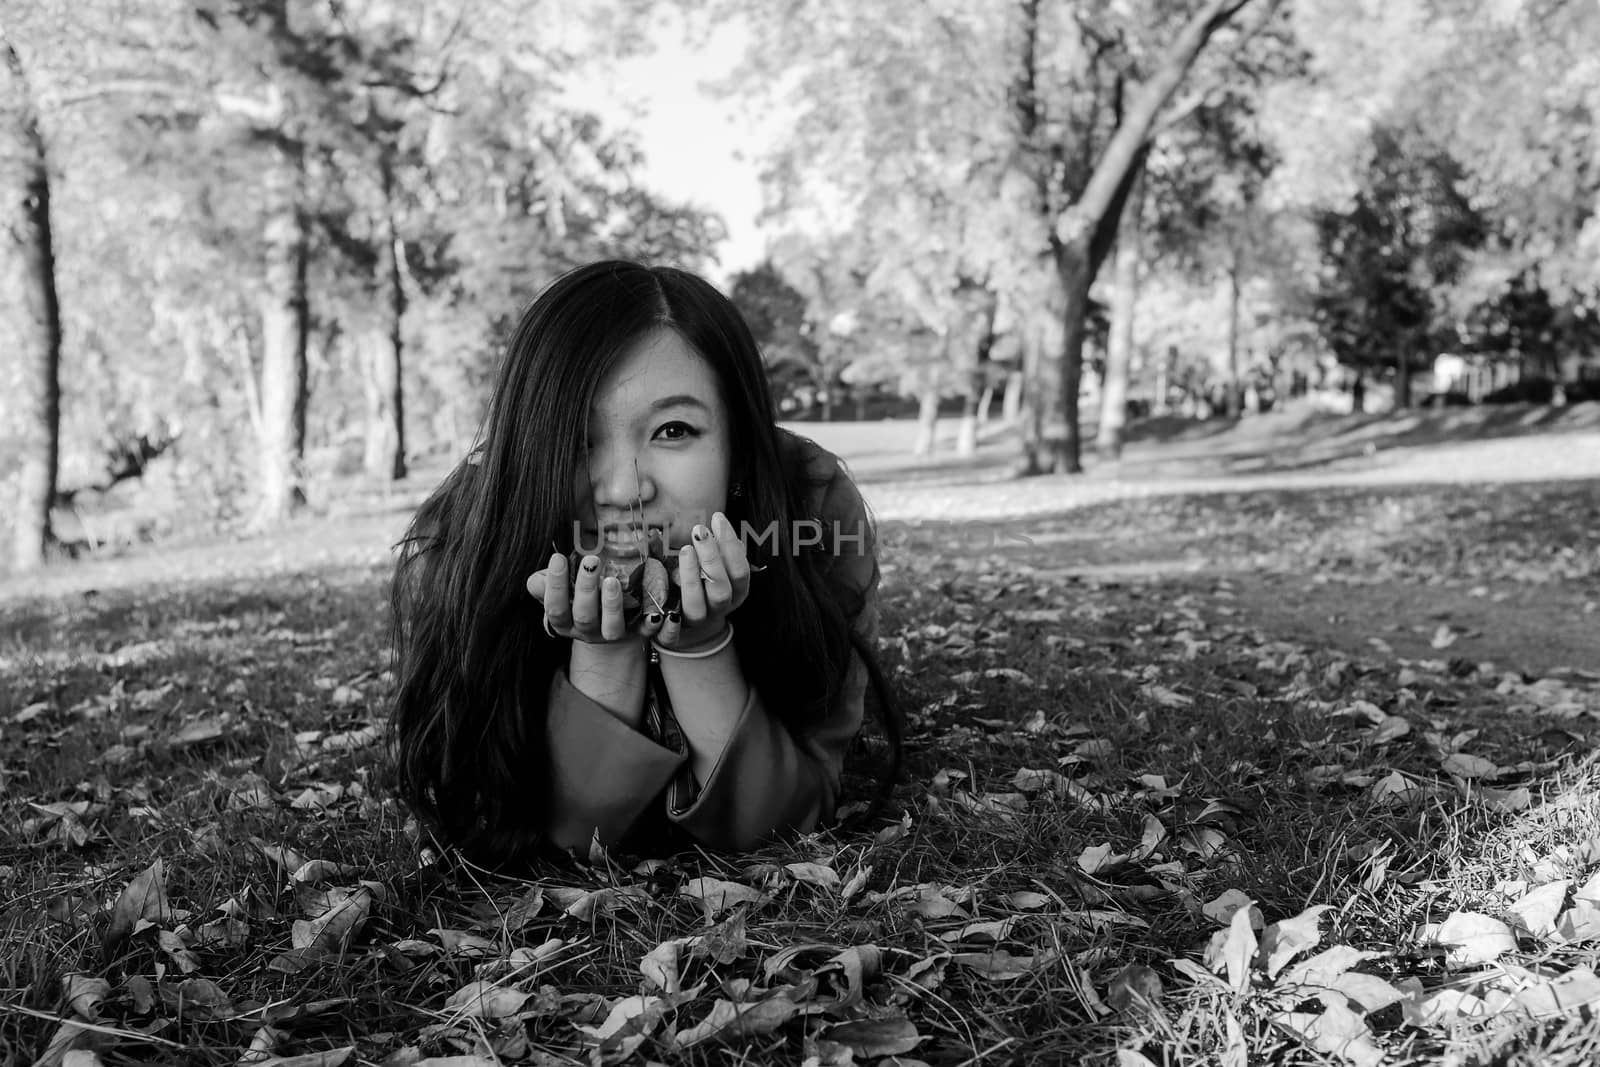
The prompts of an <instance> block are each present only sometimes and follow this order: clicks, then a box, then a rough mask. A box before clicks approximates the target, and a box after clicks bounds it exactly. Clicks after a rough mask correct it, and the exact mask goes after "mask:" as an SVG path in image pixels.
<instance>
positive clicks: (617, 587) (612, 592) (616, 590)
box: [600, 577, 622, 596]
mask: <svg viewBox="0 0 1600 1067" xmlns="http://www.w3.org/2000/svg"><path fill="white" fill-rule="evenodd" d="M600 591H601V592H602V593H604V594H605V595H606V596H620V595H621V594H622V582H620V581H618V580H617V578H615V577H608V578H606V579H605V581H603V582H601V583H600Z"/></svg>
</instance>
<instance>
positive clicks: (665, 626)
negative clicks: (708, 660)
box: [654, 511, 750, 652]
mask: <svg viewBox="0 0 1600 1067" xmlns="http://www.w3.org/2000/svg"><path fill="white" fill-rule="evenodd" d="M690 536H691V542H690V543H689V544H687V545H684V546H683V547H682V548H680V549H678V575H677V581H678V586H679V588H680V590H681V592H682V601H681V603H680V606H679V608H678V610H677V611H669V612H668V613H667V617H666V619H665V620H664V621H663V622H662V624H661V627H660V629H659V631H658V632H657V633H656V634H655V635H654V636H655V639H656V641H657V643H659V644H660V645H661V646H662V647H663V648H670V649H675V650H677V651H680V652H689V651H693V650H694V649H696V648H697V647H700V646H704V645H710V644H711V643H713V642H715V641H717V640H718V639H719V638H721V636H722V633H723V631H724V630H725V629H726V628H727V621H728V616H729V615H731V614H732V613H733V612H734V611H735V610H736V609H737V608H738V607H739V605H740V604H743V603H744V601H745V597H746V596H747V595H748V594H749V592H750V561H749V559H748V558H747V557H746V556H745V551H744V542H743V541H741V540H740V539H739V533H738V531H737V530H735V529H734V528H733V523H731V522H729V521H728V517H727V516H726V515H724V514H723V513H722V512H720V511H719V512H717V513H716V514H715V515H713V516H711V526H710V527H709V528H707V527H705V526H699V525H696V526H695V528H694V531H693V533H692V534H691V535H690Z"/></svg>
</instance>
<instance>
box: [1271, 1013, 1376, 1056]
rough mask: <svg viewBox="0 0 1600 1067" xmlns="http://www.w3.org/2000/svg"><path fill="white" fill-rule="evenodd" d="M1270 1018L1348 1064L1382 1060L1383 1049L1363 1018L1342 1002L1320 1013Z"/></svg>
mask: <svg viewBox="0 0 1600 1067" xmlns="http://www.w3.org/2000/svg"><path fill="white" fill-rule="evenodd" d="M1273 1021H1274V1022H1276V1023H1278V1024H1279V1025H1281V1026H1282V1027H1284V1028H1285V1029H1287V1030H1289V1031H1291V1032H1293V1033H1294V1034H1296V1035H1297V1036H1299V1037H1300V1038H1301V1039H1302V1040H1304V1041H1305V1042H1306V1043H1307V1044H1309V1045H1311V1046H1312V1047H1313V1048H1315V1049H1317V1050H1318V1051H1319V1052H1325V1053H1327V1054H1328V1055H1330V1056H1337V1057H1338V1058H1339V1059H1341V1060H1343V1061H1344V1062H1345V1063H1348V1064H1351V1067H1379V1065H1380V1064H1382V1063H1383V1061H1384V1055H1383V1050H1382V1049H1380V1048H1378V1046H1377V1045H1375V1044H1373V1042H1372V1031H1370V1030H1368V1029H1367V1024H1366V1022H1365V1021H1363V1020H1362V1018H1361V1016H1359V1015H1357V1014H1356V1013H1355V1012H1353V1011H1351V1010H1350V1009H1349V1008H1346V1007H1344V1006H1343V1005H1341V1004H1330V1005H1327V1006H1326V1007H1325V1008H1324V1009H1323V1011H1322V1013H1321V1014H1320V1015H1315V1014H1311V1013H1309V1012H1284V1013H1283V1014H1281V1015H1278V1016H1275V1017H1274V1019H1273Z"/></svg>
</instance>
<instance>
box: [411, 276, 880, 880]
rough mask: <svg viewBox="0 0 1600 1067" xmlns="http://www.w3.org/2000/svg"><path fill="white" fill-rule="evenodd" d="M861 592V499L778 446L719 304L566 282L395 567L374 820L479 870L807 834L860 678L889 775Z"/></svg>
mask: <svg viewBox="0 0 1600 1067" xmlns="http://www.w3.org/2000/svg"><path fill="white" fill-rule="evenodd" d="M877 581H878V567H877V561H876V558H875V556H874V554H873V540H872V530H871V525H870V522H869V519H868V516H867V512H866V508H865V506H864V504H863V503H862V500H861V496H860V493H859V492H858V491H857V490H856V487H855V485H854V484H853V483H852V482H851V481H850V479H849V477H848V476H847V475H846V474H845V472H844V470H843V469H842V468H841V467H840V464H839V461H838V460H837V459H836V458H835V457H834V456H832V455H830V454H829V453H827V452H826V451H824V450H823V449H822V448H820V447H819V446H817V445H816V444H814V443H812V442H810V441H808V440H806V439H804V438H801V437H798V436H796V435H793V434H790V433H788V432H787V431H784V430H782V429H780V428H778V426H777V425H776V423H775V422H774V418H773V410H772V403H771V400H770V397H769V395H768V391H767V381H766V374H765V368H764V366H763V364H762V360H761V356H760V353H759V352H758V351H757V350H756V345H755V342H754V340H753V339H752V338H751V335H750V331H749V328H748V327H747V326H746V325H745V323H744V321H743V319H742V318H741V317H740V315H739V313H738V311H737V310H736V309H735V308H734V307H733V305H732V304H731V303H730V302H729V301H728V300H727V299H726V298H725V297H723V296H722V295H721V294H720V293H718V292H717V291H716V290H715V289H714V288H713V287H712V286H710V285H709V284H707V283H706V282H705V281H703V280H701V279H700V278H698V277H695V276H694V275H692V274H688V273H686V272H683V271H678V270H671V269H651V268H646V267H642V266H639V265H636V264H631V263H623V262H604V263H596V264H593V265H591V266H587V267H583V268H580V269H578V270H575V271H573V272H571V273H569V274H567V275H566V276H564V277H562V278H560V279H559V280H557V281H556V282H555V283H554V284H553V285H551V286H550V288H549V289H547V290H546V291H545V292H544V293H543V294H541V295H540V296H539V298H538V299H537V300H536V301H535V302H534V303H533V305H532V306H531V307H529V308H528V310H527V311H526V312H525V313H524V314H523V316H522V320H521V322H520V323H519V324H518V326H517V328H516V331H515V333H514V334H513V335H512V338H511V341H510V344H509V345H508V348H507V352H506V358H505V363H504V366H503V367H502V369H501V371H500V376H499V380H498V382H497V383H496V386H495V390H494V394H493V397H492V399H491V401H490V408H489V414H488V417H487V421H486V423H485V425H484V428H483V430H482V434H481V439H480V443H479V446H478V447H477V448H476V449H475V451H474V452H473V453H472V455H471V456H469V457H468V458H467V459H466V460H464V461H463V462H462V463H461V464H459V465H458V466H457V467H456V468H455V470H454V471H452V472H451V474H450V475H449V476H448V477H447V478H446V479H445V480H444V482H443V483H442V484H441V485H440V487H439V488H438V489H437V490H436V491H435V492H434V493H433V495H432V496H431V497H430V498H429V499H428V501H427V502H426V503H425V504H423V506H422V508H421V510H420V511H419V512H418V513H417V516H416V517H415V519H414V520H413V521H412V524H411V528H410V530H409V531H408V532H407V535H406V537H405V540H404V541H403V542H402V546H401V559H400V563H399V566H398V569H397V571H396V574H395V583H394V612H395V615H394V620H395V626H396V643H395V648H396V655H397V680H398V693H397V696H396V698H395V708H394V715H393V722H392V728H393V733H394V753H395V762H396V771H397V777H398V785H399V788H400V791H401V794H402V796H403V797H404V798H405V799H406V801H407V802H408V803H409V804H410V805H411V806H412V807H413V808H414V809H415V810H416V811H417V812H418V813H419V814H420V815H421V816H423V818H424V819H426V820H427V822H429V823H430V824H431V826H432V827H433V829H434V830H435V832H437V833H438V834H440V836H441V837H442V838H443V839H444V840H445V841H446V842H448V843H450V844H454V845H458V846H460V847H461V848H462V849H463V850H464V851H466V852H467V853H468V854H469V855H472V856H475V857H478V858H482V859H486V860H491V861H498V860H505V859H509V858H512V857H514V856H517V855H518V854H525V853H527V852H528V851H529V850H530V849H532V848H534V847H536V846H538V845H540V844H547V845H554V846H556V847H558V848H563V849H574V848H576V849H580V850H586V849H587V848H588V846H589V844H590V841H591V839H595V838H597V839H598V840H599V841H600V842H601V843H603V844H606V845H614V846H620V847H622V848H623V849H625V850H627V851H631V852H652V853H660V852H665V851H671V850H673V849H676V848H679V847H683V846H685V845H688V844H691V843H693V842H695V841H698V842H700V843H702V844H705V845H708V846H711V847H713V848H725V849H742V848H747V847H750V846H752V845H754V844H756V843H757V842H758V841H760V840H761V839H762V838H765V837H767V836H769V835H771V834H773V833H775V832H778V831H784V830H799V831H807V830H810V829H812V828H814V827H815V826H816V825H817V824H818V823H819V822H822V821H825V820H828V819H831V818H832V817H833V816H834V813H835V810H836V808H837V806H838V803H839V791H840V772H841V768H842V765H843V762H844V755H845V750H846V748H847V747H848V746H849V744H850V742H851V740H852V739H853V738H854V737H855V736H856V734H857V732H858V730H859V729H860V727H861V724H862V717H863V704H864V694H865V690H866V686H867V682H868V679H869V678H870V679H871V681H872V683H873V687H874V689H875V690H876V692H877V695H878V698H879V703H880V705H881V708H882V717H883V720H884V724H885V728H886V729H885V732H886V733H887V735H888V738H889V741H890V745H891V749H892V753H893V755H892V759H891V767H893V768H897V767H898V762H899V736H900V729H899V723H898V720H897V719H896V716H895V713H894V711H893V707H892V703H891V701H890V700H889V697H888V693H887V691H886V687H885V686H884V683H883V678H882V675H881V673H880V672H879V670H878V667H877V665H876V662H875V659H874V656H873V652H872V647H873V640H874V637H875V631H876V626H877V607H876V591H877ZM892 774H893V771H892V770H891V771H890V774H889V777H890V778H892Z"/></svg>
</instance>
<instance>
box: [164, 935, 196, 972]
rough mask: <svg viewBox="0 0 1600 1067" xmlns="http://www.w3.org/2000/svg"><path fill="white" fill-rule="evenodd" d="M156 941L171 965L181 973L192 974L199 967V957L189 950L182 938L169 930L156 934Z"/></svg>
mask: <svg viewBox="0 0 1600 1067" xmlns="http://www.w3.org/2000/svg"><path fill="white" fill-rule="evenodd" d="M156 943H157V944H159V945H160V946H161V951H163V952H165V953H166V954H167V956H168V958H170V959H171V960H172V963H173V966H175V967H177V968H178V970H179V972H181V973H183V974H193V973H194V972H195V971H198V970H199V969H200V957H199V956H197V955H195V954H194V953H193V952H192V951H190V949H189V946H188V945H186V944H184V943H183V938H181V937H179V936H178V935H177V934H175V933H173V932H172V931H171V930H162V931H160V932H159V933H158V934H157V935H156Z"/></svg>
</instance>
